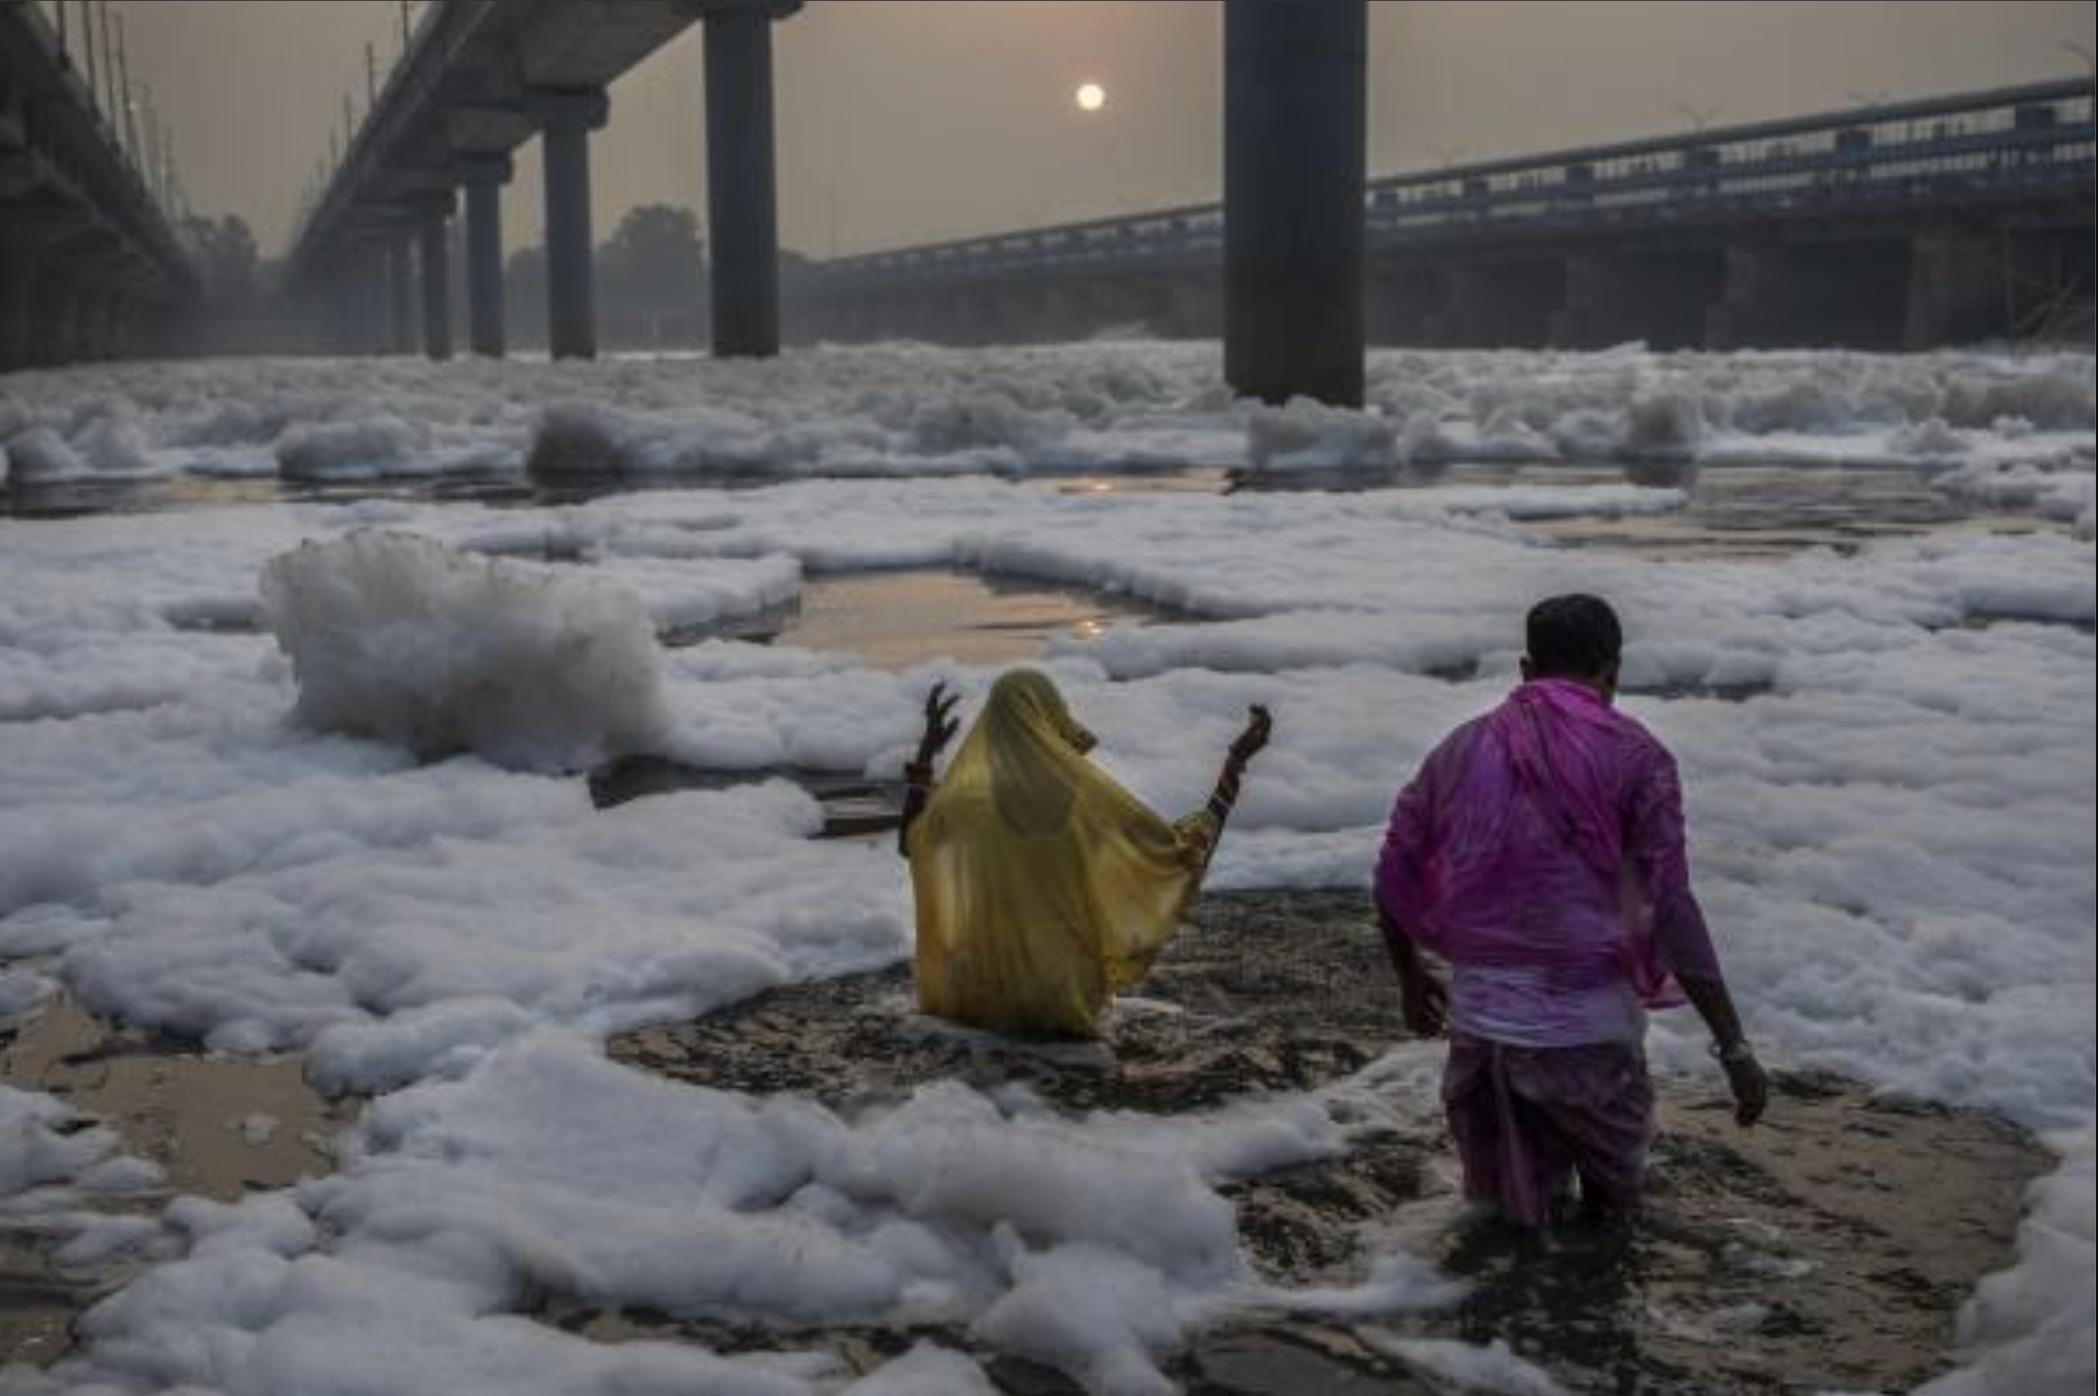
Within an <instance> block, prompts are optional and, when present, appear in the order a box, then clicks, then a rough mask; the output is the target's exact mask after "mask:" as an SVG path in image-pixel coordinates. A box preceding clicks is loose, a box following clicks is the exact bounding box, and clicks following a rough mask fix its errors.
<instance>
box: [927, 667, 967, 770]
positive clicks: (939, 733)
mask: <svg viewBox="0 0 2098 1396" xmlns="http://www.w3.org/2000/svg"><path fill="white" fill-rule="evenodd" d="M961 701H962V700H961V695H960V694H958V693H949V692H948V691H947V684H946V682H945V680H942V681H941V682H939V683H936V684H934V685H933V686H932V692H930V693H928V694H926V695H925V735H924V736H923V737H920V738H919V739H918V762H919V764H920V765H929V764H930V763H931V762H932V759H933V758H934V757H935V756H938V755H939V754H940V753H941V752H943V751H945V750H946V749H947V743H949V742H951V741H953V740H954V733H955V730H956V729H957V728H959V727H960V726H961V723H960V721H959V720H958V719H956V717H955V716H954V708H955V704H957V703H959V702H961Z"/></svg>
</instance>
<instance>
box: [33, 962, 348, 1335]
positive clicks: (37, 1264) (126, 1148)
mask: <svg viewBox="0 0 2098 1396" xmlns="http://www.w3.org/2000/svg"><path fill="white" fill-rule="evenodd" d="M0 1081H5V1082H6V1083H7V1084H9V1085H11V1086H16V1087H19V1088H21V1089H24V1090H32V1091H42V1092H44V1093H46V1094H49V1095H53V1096H56V1097H58V1098H59V1099H60V1100H63V1101H64V1102H66V1104H68V1105H70V1106H72V1107H73V1108H74V1109H75V1110H77V1111H79V1112H80V1113H81V1114H82V1115H83V1116H86V1117H89V1119H90V1120H92V1121H94V1122H98V1123H101V1124H104V1125H107V1126H108V1127H109V1128H110V1129H112V1130H114V1131H115V1132H116V1134H117V1135H118V1137H119V1138H120V1139H121V1140H122V1144H121V1149H122V1152H124V1153H126V1154H129V1155H131V1156H133V1157H137V1158H143V1159H148V1160H150V1161H152V1162H153V1163H156V1164H158V1165H159V1166H160V1168H161V1171H162V1173H163V1175H164V1183H163V1185H162V1186H161V1188H159V1189H157V1190H155V1191H154V1192H152V1193H148V1194H145V1195H143V1196H134V1197H133V1198H131V1199H129V1200H127V1199H124V1198H113V1199H109V1200H107V1201H103V1202H97V1203H90V1204H88V1205H90V1206H93V1207H95V1208H97V1209H98V1210H104V1211H135V1210H137V1209H138V1207H139V1206H140V1205H141V1204H149V1205H151V1206H155V1207H157V1206H158V1204H159V1203H160V1202H161V1201H163V1200H165V1197H166V1196H167V1195H169V1194H175V1193H187V1194H195V1195H198V1196H203V1197H209V1198H213V1199H216V1200H218V1201H221V1202H230V1201H233V1200H235V1199H237V1198H239V1197H240V1196H241V1195H242V1194H244V1193H246V1192H248V1191H250V1190H252V1189H257V1188H275V1187H282V1186H285V1185H287V1184H290V1183H293V1182H296V1181H298V1180H299V1179H301V1178H308V1177H314V1178H317V1177H321V1176H323V1175H325V1174H327V1173H329V1172H332V1171H333V1169H334V1161H333V1152H332V1150H333V1140H334V1136H335V1134H336V1132H337V1131H338V1130H340V1129H341V1128H342V1127H343V1126H344V1125H346V1124H348V1123H349V1122H350V1121H351V1119H352V1118H353V1117H354V1115H355V1112H356V1109H357V1103H356V1102H355V1101H352V1100H341V1101H336V1102H332V1103H331V1102H328V1101H324V1100H322V1099H321V1097H320V1096H319V1095H317V1094H316V1093H315V1092H314V1091H313V1090H312V1089H311V1087H309V1086H308V1085H307V1084H306V1080H305V1075H304V1072H303V1070H302V1069H301V1066H300V1063H299V1062H298V1061H297V1060H296V1059H294V1058H274V1059H268V1060H252V1059H245V1058H235V1057H225V1056H219V1055H215V1054H210V1053H205V1052H203V1051H202V1050H201V1049H199V1048H198V1047H197V1046H196V1045H195V1044H193V1043H185V1042H182V1041H179V1040H177V1039H173V1038H168V1037H165V1036H161V1035H158V1034H154V1033H150V1032H146V1031H144V1030H141V1029H135V1028H112V1027H111V1026H110V1025H109V1024H108V1023H106V1022H104V1021H102V1020H101V1019H99V1018H96V1017H95V1016H93V1015H92V1014H90V1013H88V1012H86V1011H85V1010H84V1009H82V1008H81V1007H80V1006H79V1005H78V1004H76V1003H74V1002H72V1001H71V1000H70V999H67V998H64V997H60V998H57V999H55V1000H53V1001H52V1002H51V1003H49V1004H47V1005H46V1006H45V1007H44V1008H43V1009H42V1010H41V1011H40V1012H38V1013H36V1014H35V1015H34V1016H32V1017H29V1018H27V1019H26V1020H25V1021H23V1022H22V1023H20V1024H19V1025H18V1026H16V1027H15V1028H14V1029H12V1030H11V1031H9V1032H6V1033H0ZM122 1274H123V1269H122V1267H121V1266H119V1267H117V1268H116V1269H115V1270H109V1271H103V1270H95V1271H89V1272H82V1273H75V1272H71V1271H66V1270H61V1269H60V1268H59V1267H57V1266H56V1265H55V1264H54V1262H53V1260H52V1257H51V1253H50V1246H49V1244H48V1243H46V1242H44V1241H42V1240H41V1239H39V1238H38V1237H36V1236H35V1235H34V1234H31V1233H24V1232H21V1231H16V1232H14V1233H12V1234H10V1233H9V1231H8V1229H7V1227H6V1226H5V1224H4V1222H0V1352H4V1353H6V1354H8V1355H9V1356H10V1357H13V1358H19V1359H21V1360H23V1361H26V1362H32V1363H35V1364H37V1365H48V1364H49V1363H51V1362H53V1361H55V1360H56V1359H57V1358H59V1357H61V1356H63V1355H64V1354H65V1352H66V1351H67V1350H68V1349H69V1348H70V1346H71V1343H72V1338H71V1325H72V1321H73V1319H74V1318H75V1317H76V1316H77V1315H78V1314H79V1313H80V1311H81V1310H83V1309H85V1308H86V1307H87V1306H88V1305H90V1304H92V1303H93V1302H95V1301H96V1300H97V1299H99V1298H101V1297H102V1295H103V1294H105V1293H106V1292H108V1290H109V1289H110V1287H111V1286H112V1284H113V1283H115V1282H116V1281H117V1280H119V1279H121V1277H122Z"/></svg>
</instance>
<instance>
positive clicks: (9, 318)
mask: <svg viewBox="0 0 2098 1396" xmlns="http://www.w3.org/2000/svg"><path fill="white" fill-rule="evenodd" d="M37 262H38V258H37V255H36V253H34V252H33V251H31V250H30V249H28V248H26V247H8V248H4V249H0V373H11V372H13V371H14V370H16V369H19V368H28V367H30V365H31V356H30V349H31V335H32V334H33V332H34V327H35V324H36V313H35V303H36V287H37Z"/></svg>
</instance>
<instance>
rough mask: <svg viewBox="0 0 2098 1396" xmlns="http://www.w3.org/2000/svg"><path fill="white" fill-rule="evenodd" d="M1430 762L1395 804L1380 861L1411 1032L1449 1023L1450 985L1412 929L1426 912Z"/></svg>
mask: <svg viewBox="0 0 2098 1396" xmlns="http://www.w3.org/2000/svg"><path fill="white" fill-rule="evenodd" d="M1432 765H1433V758H1432V757H1431V758H1430V762H1429V766H1424V767H1423V768H1422V769H1421V772H1420V774H1419V775H1417V776H1415V777H1414V780H1413V783H1412V784H1410V785H1408V786H1407V787H1406V788H1405V789H1404V790H1402V791H1400V792H1399V798H1398V800H1397V801H1396V802H1395V803H1394V804H1393V805H1392V811H1391V825H1390V827H1389V828H1388V829H1386V830H1385V834H1384V849H1383V852H1382V853H1381V854H1380V855H1379V856H1378V859H1377V873H1376V882H1375V888H1374V898H1375V901H1376V904H1377V925H1378V928H1379V929H1380V930H1381V931H1382V932H1383V933H1384V949H1385V952H1386V953H1387V954H1389V955H1390V956H1391V967H1392V969H1393V970H1394V971H1395V972H1396V973H1397V974H1398V976H1399V1013H1400V1016H1401V1017H1402V1018H1403V1019H1404V1020H1405V1023H1406V1027H1407V1029H1408V1030H1409V1031H1411V1032H1414V1033H1416V1034H1418V1035H1420V1036H1422V1037H1437V1036H1440V1035H1441V1034H1442V1033H1443V1032H1444V1031H1445V1030H1447V1028H1448V1027H1449V1004H1450V994H1449V988H1448V986H1447V985H1445V984H1444V983H1443V981H1442V978H1441V977H1440V976H1439V975H1438V974H1437V973H1436V972H1435V971H1434V970H1433V969H1432V968H1430V967H1429V965H1428V963H1427V961H1426V960H1425V959H1424V958H1423V957H1422V955H1421V951H1420V947H1419V946H1418V945H1417V944H1415V943H1414V940H1413V937H1412V936H1411V935H1410V934H1408V933H1407V930H1406V927H1407V926H1408V924H1409V923H1412V922H1413V921H1414V919H1415V918H1416V917H1417V916H1418V915H1419V914H1420V908H1421V903H1422V900H1423V898H1422V888H1421V881H1422V879H1421V862H1422V859H1423V857H1424V856H1425V852H1426V849H1427V846H1428V840H1429V832H1430V826H1431V821H1432V819H1433V806H1434V803H1435V801H1434V782H1433V779H1432V775H1431V771H1430V767H1432Z"/></svg>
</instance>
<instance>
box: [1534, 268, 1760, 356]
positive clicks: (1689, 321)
mask: <svg viewBox="0 0 2098 1396" xmlns="http://www.w3.org/2000/svg"><path fill="white" fill-rule="evenodd" d="M1725 279H1726V267H1725V258H1724V257H1723V256H1722V255H1721V253H1720V252H1719V251H1718V250H1717V249H1714V248H1697V247H1686V248H1680V249H1670V250H1666V251H1662V250H1654V251H1641V252H1632V253H1609V252H1593V251H1591V252H1579V253H1575V254H1573V255H1571V256H1569V257H1568V258H1567V259H1566V295H1565V302H1564V304H1562V305H1561V306H1560V307H1559V310H1558V312H1557V313H1556V314H1554V315H1553V317H1552V324H1551V342H1552V344H1553V346H1554V347H1556V348H1561V349H1604V348H1608V347H1610V346H1611V345H1615V344H1624V343H1627V342H1630V341H1634V340H1637V341H1641V342H1644V343H1645V344H1646V345H1647V346H1648V347H1649V348H1652V349H1695V348H1698V347H1700V346H1701V345H1702V344H1703V343H1704V341H1705V332H1706V326H1707V324H1708V322H1709V318H1710V312H1711V309H1712V307H1713V306H1714V305H1715V304H1717V303H1718V301H1719V299H1720V296H1721V294H1722V291H1723V288H1724V283H1725Z"/></svg>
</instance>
